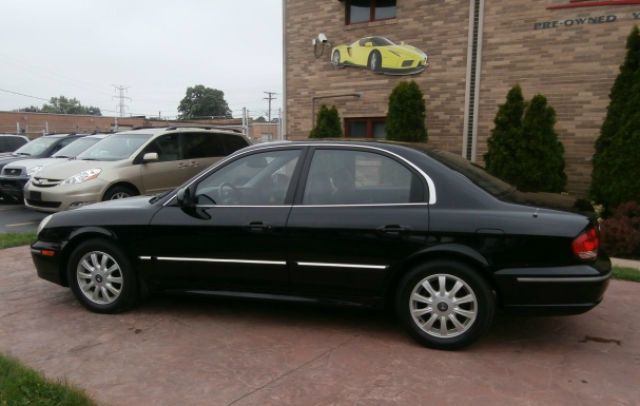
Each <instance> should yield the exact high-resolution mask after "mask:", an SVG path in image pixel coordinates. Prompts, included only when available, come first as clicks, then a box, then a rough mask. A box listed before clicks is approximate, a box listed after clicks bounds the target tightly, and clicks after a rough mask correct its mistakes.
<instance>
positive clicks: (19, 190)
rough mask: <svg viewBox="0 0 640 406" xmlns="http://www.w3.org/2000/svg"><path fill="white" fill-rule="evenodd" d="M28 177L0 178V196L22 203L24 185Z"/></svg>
mask: <svg viewBox="0 0 640 406" xmlns="http://www.w3.org/2000/svg"><path fill="white" fill-rule="evenodd" d="M27 182H29V177H28V176H0V194H3V195H5V196H9V197H11V198H12V199H15V200H20V201H22V198H23V189H24V185H26V184H27Z"/></svg>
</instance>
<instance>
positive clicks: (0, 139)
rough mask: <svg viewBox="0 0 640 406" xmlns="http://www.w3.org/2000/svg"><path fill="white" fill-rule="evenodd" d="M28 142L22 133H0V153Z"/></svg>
mask: <svg viewBox="0 0 640 406" xmlns="http://www.w3.org/2000/svg"><path fill="white" fill-rule="evenodd" d="M27 142H29V138H27V137H25V136H24V135H13V134H0V154H5V153H7V152H13V151H15V150H16V149H18V148H20V147H21V146H23V145H24V144H26V143H27Z"/></svg>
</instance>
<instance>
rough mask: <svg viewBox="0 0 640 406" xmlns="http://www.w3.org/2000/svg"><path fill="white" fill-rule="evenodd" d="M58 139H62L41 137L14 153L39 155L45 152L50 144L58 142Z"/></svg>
mask: <svg viewBox="0 0 640 406" xmlns="http://www.w3.org/2000/svg"><path fill="white" fill-rule="evenodd" d="M58 140H60V138H58V137H55V138H54V137H40V138H38V139H35V140H33V141H31V142H29V143H27V144H25V145H23V146H22V147H20V148H18V149H17V150H16V151H15V152H14V153H13V154H14V155H24V156H38V155H40V154H42V153H44V152H45V151H46V150H47V149H48V148H49V147H50V146H52V145H53V144H55V143H56V142H58Z"/></svg>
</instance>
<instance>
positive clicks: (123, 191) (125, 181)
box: [24, 127, 249, 213]
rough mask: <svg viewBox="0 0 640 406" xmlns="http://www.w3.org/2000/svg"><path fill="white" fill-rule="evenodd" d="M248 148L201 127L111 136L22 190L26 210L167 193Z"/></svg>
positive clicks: (228, 134)
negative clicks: (220, 161) (209, 167)
mask: <svg viewBox="0 0 640 406" xmlns="http://www.w3.org/2000/svg"><path fill="white" fill-rule="evenodd" d="M247 145H249V141H248V139H247V138H246V137H244V136H243V135H242V134H239V133H237V132H234V131H230V130H220V129H202V128H175V127H171V128H160V129H157V128H156V129H142V130H135V131H128V132H123V133H117V134H114V135H112V136H110V137H108V138H105V139H104V140H102V141H100V142H98V143H97V144H95V145H94V146H93V147H91V148H89V149H88V150H86V151H85V152H83V153H81V154H80V155H78V157H77V159H75V160H73V161H68V162H66V163H64V164H61V165H55V166H52V167H48V168H44V169H42V170H41V171H40V172H38V173H37V174H36V175H35V176H33V177H32V178H31V180H30V182H29V183H27V185H26V186H25V189H24V193H25V199H24V202H25V205H26V206H27V207H29V208H32V209H35V210H38V211H44V212H51V213H53V212H58V211H63V210H68V209H74V208H77V207H81V206H84V205H87V204H92V203H96V202H99V201H103V200H112V199H121V198H126V197H129V196H135V195H140V194H149V195H153V194H158V193H162V192H164V191H167V190H171V189H173V188H175V187H176V186H178V185H180V184H181V183H183V182H184V181H186V180H187V179H189V178H191V177H193V176H195V175H196V174H198V173H199V172H200V171H202V170H203V169H205V168H207V167H208V166H209V165H211V164H213V163H214V162H216V161H218V160H220V159H221V158H223V157H224V156H226V155H229V154H231V153H233V152H235V151H237V150H238V149H241V148H244V147H246V146H247Z"/></svg>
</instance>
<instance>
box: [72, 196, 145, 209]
mask: <svg viewBox="0 0 640 406" xmlns="http://www.w3.org/2000/svg"><path fill="white" fill-rule="evenodd" d="M149 200H151V196H135V197H128V198H126V199H116V200H107V201H105V202H100V203H94V204H90V205H88V206H82V207H80V208H78V209H76V210H75V211H82V210H109V209H119V210H132V209H143V208H145V207H148V206H149V205H150V204H151V203H149Z"/></svg>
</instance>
